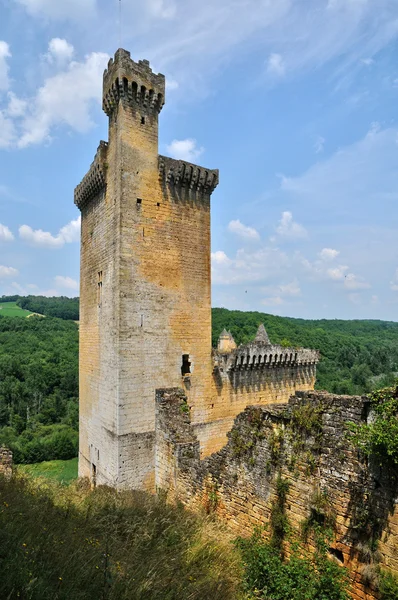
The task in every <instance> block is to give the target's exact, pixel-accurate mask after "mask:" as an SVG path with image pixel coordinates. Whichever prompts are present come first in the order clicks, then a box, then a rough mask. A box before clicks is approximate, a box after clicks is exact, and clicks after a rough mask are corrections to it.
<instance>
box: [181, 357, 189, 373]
mask: <svg viewBox="0 0 398 600" xmlns="http://www.w3.org/2000/svg"><path fill="white" fill-rule="evenodd" d="M190 372H191V363H190V362H189V354H183V355H182V367H181V374H182V376H183V377H184V376H185V375H189V373H190Z"/></svg>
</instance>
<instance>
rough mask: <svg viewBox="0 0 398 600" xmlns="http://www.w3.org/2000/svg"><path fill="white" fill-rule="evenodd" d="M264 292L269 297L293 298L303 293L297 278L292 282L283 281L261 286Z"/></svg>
mask: <svg viewBox="0 0 398 600" xmlns="http://www.w3.org/2000/svg"><path fill="white" fill-rule="evenodd" d="M261 291H262V292H263V293H264V294H267V299H268V300H269V298H271V297H272V298H286V297H289V298H292V297H297V296H300V295H301V288H300V285H299V282H298V280H297V279H293V281H291V282H290V283H281V284H279V285H268V286H266V287H263V288H261Z"/></svg>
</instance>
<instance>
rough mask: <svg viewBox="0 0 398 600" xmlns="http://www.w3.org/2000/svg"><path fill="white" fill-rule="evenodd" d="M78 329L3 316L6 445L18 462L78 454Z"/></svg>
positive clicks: (0, 387) (0, 428) (2, 440)
mask: <svg viewBox="0 0 398 600" xmlns="http://www.w3.org/2000/svg"><path fill="white" fill-rule="evenodd" d="M77 432H78V327H77V325H76V324H75V323H74V322H73V321H63V320H61V319H54V318H51V317H49V318H46V319H43V318H42V317H37V316H32V317H30V318H25V319H22V318H18V317H1V316H0V446H1V445H5V446H7V447H10V448H11V449H12V450H13V452H14V457H15V462H17V463H25V462H26V463H35V462H40V461H43V460H51V459H68V458H72V457H73V456H76V454H77V445H78V433H77Z"/></svg>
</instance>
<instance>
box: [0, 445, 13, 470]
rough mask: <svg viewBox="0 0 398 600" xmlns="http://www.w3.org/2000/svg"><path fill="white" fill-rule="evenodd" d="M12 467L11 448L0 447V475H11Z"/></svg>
mask: <svg viewBox="0 0 398 600" xmlns="http://www.w3.org/2000/svg"><path fill="white" fill-rule="evenodd" d="M12 467H13V458H12V452H11V450H8V448H0V475H4V476H5V477H11V475H12Z"/></svg>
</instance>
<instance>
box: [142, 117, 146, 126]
mask: <svg viewBox="0 0 398 600" xmlns="http://www.w3.org/2000/svg"><path fill="white" fill-rule="evenodd" d="M141 125H145V117H141Z"/></svg>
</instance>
